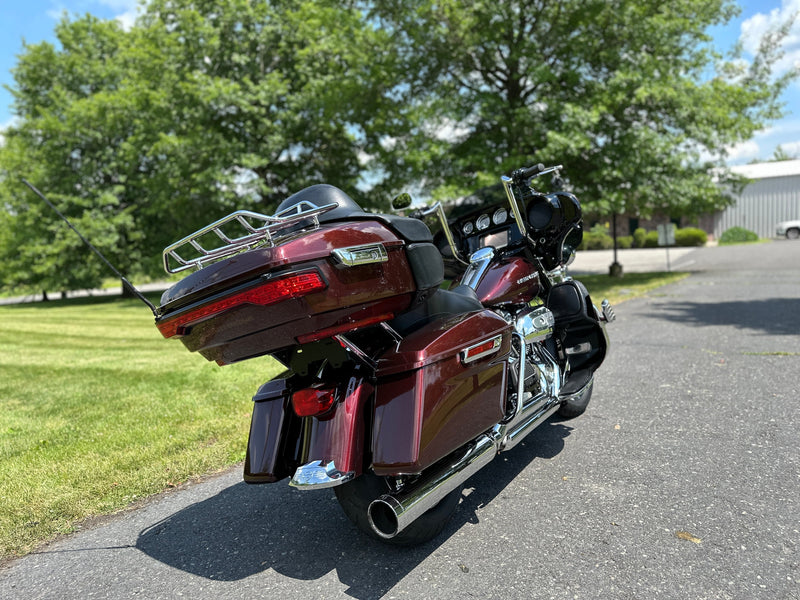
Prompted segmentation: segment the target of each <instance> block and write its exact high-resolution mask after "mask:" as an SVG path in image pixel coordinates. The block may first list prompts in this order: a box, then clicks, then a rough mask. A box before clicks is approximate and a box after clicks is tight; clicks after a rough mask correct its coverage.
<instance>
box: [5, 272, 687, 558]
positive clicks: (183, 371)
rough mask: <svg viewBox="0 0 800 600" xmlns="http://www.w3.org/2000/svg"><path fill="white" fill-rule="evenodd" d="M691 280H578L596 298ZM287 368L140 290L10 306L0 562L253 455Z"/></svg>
mask: <svg viewBox="0 0 800 600" xmlns="http://www.w3.org/2000/svg"><path fill="white" fill-rule="evenodd" d="M684 276H685V275H683V274H679V273H678V274H676V273H672V274H667V273H656V274H628V275H626V276H625V277H624V279H611V278H609V277H607V276H605V275H598V276H589V277H581V278H580V279H581V281H583V282H584V283H585V284H586V285H587V287H588V288H589V291H590V292H591V293H592V295H593V299H594V301H595V302H596V303H597V304H598V305H599V303H600V301H601V300H602V299H603V298H604V297H609V298H610V299H611V301H612V302H614V303H618V302H620V301H622V300H624V299H627V298H631V297H634V296H637V295H641V294H643V293H646V292H647V291H648V290H650V289H653V288H655V287H658V286H660V285H663V284H665V283H670V282H672V281H676V280H678V279H680V278H682V277H684ZM611 337H612V339H613V331H611ZM279 369H280V367H279V365H278V364H277V363H276V362H274V361H273V360H271V359H269V358H259V359H253V360H249V361H246V362H244V363H240V364H235V365H230V366H226V367H219V366H217V365H216V364H215V363H209V362H207V361H206V360H205V359H204V358H202V357H201V356H200V355H198V354H192V353H189V352H188V351H187V350H186V349H185V348H184V347H183V345H182V344H181V343H180V342H178V341H176V340H165V339H163V338H162V337H161V335H160V334H159V333H158V331H157V330H156V328H155V326H154V325H153V318H152V315H151V314H150V312H149V311H148V310H147V309H146V308H145V307H144V306H143V305H142V304H140V303H139V302H138V301H135V300H129V301H128V300H118V299H79V300H66V301H51V302H46V303H38V304H27V305H17V306H11V307H0V559H2V558H8V557H11V556H16V555H20V554H24V553H25V552H28V551H30V550H31V549H32V548H33V547H34V546H36V545H37V544H39V543H41V542H43V541H46V540H48V539H50V538H52V537H54V536H55V535H57V534H59V533H66V532H69V531H71V530H72V529H73V528H74V526H75V524H76V523H77V522H79V521H80V520H82V519H84V518H86V517H89V516H93V515H99V514H105V513H110V512H114V511H116V510H119V509H121V508H124V507H125V506H128V505H129V504H130V503H131V502H133V501H135V500H137V499H140V498H142V497H145V496H148V495H151V494H155V493H158V492H160V491H163V490H164V489H166V488H169V487H171V486H174V485H177V484H178V483H180V482H184V481H186V480H187V479H189V478H192V477H195V476H199V475H202V474H205V473H209V472H213V471H217V470H219V469H222V468H224V467H226V466H229V465H231V464H233V463H236V462H238V461H240V460H242V459H243V458H244V451H245V446H246V441H247V431H248V425H249V419H250V412H251V408H252V406H251V400H250V398H251V397H252V395H253V394H254V392H255V391H256V389H257V388H258V386H259V385H260V384H261V383H263V382H264V381H266V380H268V379H270V378H271V377H272V376H274V375H275V374H277V372H278V371H279Z"/></svg>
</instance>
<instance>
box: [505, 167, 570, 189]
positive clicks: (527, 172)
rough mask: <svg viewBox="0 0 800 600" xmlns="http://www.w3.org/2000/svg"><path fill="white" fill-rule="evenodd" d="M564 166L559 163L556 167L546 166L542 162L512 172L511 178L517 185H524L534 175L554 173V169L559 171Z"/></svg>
mask: <svg viewBox="0 0 800 600" xmlns="http://www.w3.org/2000/svg"><path fill="white" fill-rule="evenodd" d="M562 168H563V165H558V166H555V167H545V166H544V165H543V164H542V163H539V164H537V165H533V166H532V167H527V168H523V169H517V170H516V171H514V172H513V173H511V179H513V180H514V183H515V184H516V185H522V184H523V183H525V181H527V180H528V179H530V178H532V177H539V176H540V175H547V174H548V173H552V172H554V171H558V170H560V169H562Z"/></svg>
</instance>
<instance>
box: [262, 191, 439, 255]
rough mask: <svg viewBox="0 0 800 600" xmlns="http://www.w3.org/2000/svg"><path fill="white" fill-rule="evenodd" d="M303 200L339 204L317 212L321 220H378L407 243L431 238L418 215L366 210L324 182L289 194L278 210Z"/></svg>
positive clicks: (327, 221) (426, 240)
mask: <svg viewBox="0 0 800 600" xmlns="http://www.w3.org/2000/svg"><path fill="white" fill-rule="evenodd" d="M303 200H305V201H307V202H311V203H313V204H316V205H317V206H325V205H326V204H334V203H335V204H338V207H337V208H334V209H333V210H329V211H328V212H326V213H324V214H322V215H320V216H319V222H320V223H334V222H336V221H348V220H350V221H352V220H360V221H363V220H373V221H380V222H381V223H383V224H384V225H386V226H387V227H388V228H389V229H391V230H392V231H394V232H395V233H396V234H397V235H398V236H400V237H401V238H402V239H403V240H404V241H406V242H407V243H409V244H414V243H419V242H432V241H433V236H432V235H431V230H430V229H428V226H427V225H425V223H423V222H422V221H420V220H419V219H410V218H408V217H401V216H398V215H385V214H381V213H369V212H366V211H364V210H363V209H362V208H361V207H360V206H359V205H358V203H357V202H356V201H355V200H353V199H352V198H351V197H350V196H348V195H347V194H346V193H345V192H343V191H342V190H340V189H339V188H337V187H336V186H333V185H329V184H327V183H320V184H317V185H312V186H310V187H307V188H304V189H302V190H300V191H299V192H297V193H295V194H292V195H291V196H289V197H288V198H286V200H284V201H283V202H281V203H280V204H279V205H278V209H277V212H280V211H282V210H285V209H287V208H289V207H290V206H293V205H295V204H297V203H298V202H302V201H303Z"/></svg>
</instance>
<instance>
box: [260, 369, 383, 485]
mask: <svg viewBox="0 0 800 600" xmlns="http://www.w3.org/2000/svg"><path fill="white" fill-rule="evenodd" d="M293 384H294V385H293ZM297 389H300V385H298V382H297V381H296V380H293V378H292V377H289V378H281V379H274V380H272V381H269V382H267V383H265V384H264V385H263V386H261V388H260V389H259V390H258V393H257V394H256V395H255V397H254V398H253V401H254V405H253V417H252V420H251V423H250V437H249V439H248V443H247V455H246V458H245V465H244V480H245V481H246V482H247V483H272V482H275V481H278V480H280V479H283V478H285V477H288V476H289V475H292V474H294V477H292V481H291V485H293V486H295V487H307V486H310V487H330V486H332V485H338V484H339V483H344V482H345V481H349V480H350V479H352V478H354V477H357V476H358V475H361V474H362V473H363V471H364V445H365V441H364V440H365V435H366V434H365V429H366V427H365V423H364V415H365V411H364V407H365V405H366V403H367V402H368V401H369V399H370V397H371V396H372V394H373V386H372V385H370V384H369V383H368V382H367V381H366V380H365V379H364V378H363V377H360V376H359V375H358V374H356V375H354V376H352V377H350V378H349V379H346V380H344V381H341V382H339V383H338V384H336V398H337V401H336V402H335V403H334V405H333V406H332V407H331V408H330V410H328V411H327V412H325V413H324V414H321V415H318V416H315V417H306V418H300V417H298V416H297V415H296V414H295V412H294V410H293V409H292V405H291V397H292V392H294V391H295V390H297ZM326 473H327V475H325V474H326Z"/></svg>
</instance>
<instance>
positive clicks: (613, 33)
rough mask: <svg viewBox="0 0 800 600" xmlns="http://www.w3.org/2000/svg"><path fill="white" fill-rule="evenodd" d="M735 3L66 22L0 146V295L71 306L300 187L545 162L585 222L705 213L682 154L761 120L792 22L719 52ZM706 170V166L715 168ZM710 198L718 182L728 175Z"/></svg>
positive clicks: (365, 3) (233, 11) (369, 4)
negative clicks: (737, 49)
mask: <svg viewBox="0 0 800 600" xmlns="http://www.w3.org/2000/svg"><path fill="white" fill-rule="evenodd" d="M736 10H737V7H736V5H735V4H734V3H733V2H732V0H680V1H679V2H666V3H665V2H661V1H656V0H561V1H559V2H550V1H545V0H494V1H492V2H489V1H487V0H474V1H470V2H466V1H465V0H403V1H400V0H371V1H370V0H362V1H358V0H350V1H346V2H335V1H333V0H321V1H319V0H318V1H313V2H312V1H304V0H215V1H213V2H212V1H210V0H151V1H150V2H148V3H147V4H146V6H145V8H144V12H143V14H142V15H141V16H140V18H139V19H138V20H137V22H136V24H135V25H134V26H133V27H132V28H131V29H130V30H123V29H122V28H121V27H120V26H119V25H118V24H117V23H115V22H108V21H101V20H98V19H96V18H94V17H91V16H88V15H87V16H83V17H79V18H65V19H64V20H62V21H61V22H60V23H59V24H58V26H57V27H56V37H57V39H58V43H57V44H55V45H53V44H49V43H41V44H34V45H26V46H24V48H23V51H22V53H21V54H20V56H19V61H18V64H17V66H16V68H15V70H14V77H15V85H14V87H13V89H12V93H13V95H14V107H13V108H14V111H15V113H16V115H17V116H18V120H17V122H16V124H15V125H14V126H13V127H11V128H10V129H8V130H6V131H5V132H4V137H5V143H4V145H3V146H2V147H0V226H2V230H3V231H2V233H0V283H2V284H5V285H6V286H10V285H11V286H28V287H34V288H42V287H49V288H52V287H57V288H58V287H60V288H62V289H63V288H67V287H71V288H74V287H87V286H92V285H96V284H97V283H98V282H99V281H100V279H101V278H102V277H103V276H105V275H106V273H105V271H104V270H103V267H102V265H100V264H99V262H98V261H97V260H96V259H95V258H94V257H93V256H92V255H91V254H90V253H88V252H87V251H86V250H85V249H84V248H83V247H81V244H80V241H79V240H78V239H77V237H75V236H74V234H72V232H71V231H69V230H68V229H67V228H66V227H65V226H64V225H63V224H62V223H60V222H58V221H57V219H56V218H55V216H54V215H51V214H50V213H49V212H48V210H47V209H46V207H44V206H43V205H42V204H41V202H40V201H39V200H38V199H37V198H36V197H35V196H33V195H32V194H31V193H30V192H29V191H28V190H27V189H26V188H24V187H23V186H22V185H21V184H20V182H19V180H20V177H23V176H24V177H27V178H28V179H29V180H31V181H32V182H33V183H34V184H36V185H37V186H38V187H40V188H41V189H42V190H43V191H44V192H45V193H47V194H48V196H49V197H50V198H51V199H52V200H53V201H55V202H56V204H57V206H58V207H59V209H60V210H61V211H62V212H64V213H65V214H66V215H67V216H68V217H69V218H70V220H71V221H73V223H74V224H75V225H76V226H77V227H78V228H79V229H81V230H82V231H84V233H85V234H86V235H87V237H89V238H90V239H91V240H92V241H93V242H94V243H95V244H96V245H97V246H98V247H99V248H100V249H101V250H102V251H103V252H104V253H105V254H106V255H108V257H109V258H110V259H111V260H112V262H114V263H115V264H116V265H118V266H119V267H120V269H121V270H122V271H124V272H128V273H136V272H139V273H150V274H156V273H157V272H158V269H159V253H160V249H161V248H162V247H163V246H165V245H166V244H167V243H169V242H171V241H173V240H174V239H176V238H178V237H181V236H183V235H185V234H186V233H188V232H191V231H193V230H195V229H197V228H199V227H200V226H202V225H204V224H206V223H208V222H210V221H212V220H214V219H216V218H218V217H220V216H222V215H224V214H226V213H228V212H230V211H231V210H234V209H238V208H250V209H255V210H259V211H262V212H270V211H271V210H272V208H274V206H275V204H276V203H277V202H278V201H280V200H282V199H283V198H284V197H286V196H287V195H288V194H290V193H292V192H294V191H297V190H299V189H301V188H303V187H305V186H307V185H310V184H313V183H319V182H328V183H332V184H334V185H338V186H340V187H342V188H344V189H345V190H347V191H348V192H349V193H350V194H352V195H353V196H354V197H355V198H356V200H358V201H359V202H361V203H362V204H363V205H365V206H375V205H379V204H381V203H382V202H385V201H386V199H388V197H390V193H392V192H395V191H400V190H403V189H407V188H409V187H412V188H414V189H418V190H421V191H422V192H423V193H425V194H431V195H433V196H435V197H441V198H448V197H453V196H455V195H460V194H462V193H465V192H467V191H470V190H474V189H476V188H478V187H481V186H483V185H485V184H487V183H494V182H496V181H497V178H498V177H499V175H500V174H502V173H507V172H509V171H510V170H512V169H514V168H516V167H519V166H523V165H529V164H531V163H533V162H545V163H549V164H563V165H564V167H565V171H564V174H565V176H566V177H567V179H568V182H569V185H570V187H571V188H572V189H573V190H574V191H576V192H577V193H578V194H579V197H580V198H581V199H582V201H583V202H584V204H585V205H586V206H587V207H588V208H589V209H590V210H594V211H596V212H598V213H606V214H608V213H611V212H631V213H639V214H641V215H643V216H648V215H650V214H652V213H654V212H668V213H671V214H673V215H674V216H677V215H680V214H697V213H702V212H707V211H709V210H711V209H713V208H718V207H720V206H722V205H724V203H725V201H726V200H725V198H724V196H723V193H722V191H721V189H725V188H723V187H722V186H719V185H718V184H717V183H715V182H713V181H712V180H711V178H710V177H709V175H708V173H709V171H708V169H709V167H710V166H712V165H711V164H710V163H709V161H704V160H702V157H704V156H708V155H713V154H716V153H719V152H720V151H721V150H722V149H723V148H725V147H726V146H730V145H732V144H734V143H736V142H739V141H742V140H745V139H748V138H749V137H750V136H751V135H752V134H753V132H754V131H756V130H757V129H759V128H760V127H763V126H764V125H765V124H766V123H768V122H769V121H770V120H771V119H774V118H776V117H778V116H780V114H781V113H780V108H781V107H780V105H779V102H778V97H779V95H780V93H781V92H782V90H783V89H784V88H785V86H786V85H787V83H788V81H789V80H790V79H791V78H792V77H793V76H794V73H789V74H787V75H786V76H784V77H780V78H775V77H773V75H772V73H771V71H772V66H773V65H774V63H775V61H776V60H777V58H779V55H780V52H779V48H780V41H781V39H782V37H783V36H785V35H786V32H787V31H788V29H787V28H788V24H787V25H786V26H785V27H784V28H783V29H780V30H777V31H775V32H773V33H772V34H771V35H769V36H767V37H766V38H765V40H764V42H763V44H762V48H761V52H760V53H759V54H758V56H757V57H756V58H755V59H754V60H752V61H750V62H749V63H748V62H744V61H741V60H739V59H738V58H737V57H736V56H735V55H734V56H733V57H732V58H729V59H727V60H725V59H723V57H721V56H720V55H718V54H717V53H715V51H714V50H713V48H712V46H711V44H710V41H711V40H710V38H709V35H708V33H707V31H708V29H709V27H711V26H714V25H718V24H722V23H725V22H726V21H727V20H728V19H730V17H731V16H733V15H734V14H735V12H736ZM717 166H719V164H718V165H717ZM719 173H721V174H720V175H719V176H718V178H719V179H722V180H723V181H724V180H725V179H726V178H727V176H726V175H725V172H724V171H720V172H719Z"/></svg>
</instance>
